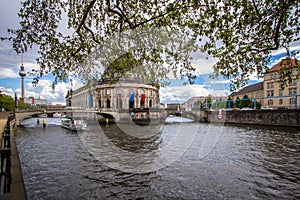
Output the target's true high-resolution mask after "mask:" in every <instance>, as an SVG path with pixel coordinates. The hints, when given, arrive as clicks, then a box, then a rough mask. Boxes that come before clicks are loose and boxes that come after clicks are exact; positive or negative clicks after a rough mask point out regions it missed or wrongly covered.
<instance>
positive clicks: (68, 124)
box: [61, 117, 88, 131]
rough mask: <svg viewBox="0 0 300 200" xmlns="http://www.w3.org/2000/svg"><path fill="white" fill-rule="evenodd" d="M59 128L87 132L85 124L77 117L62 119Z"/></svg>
mask: <svg viewBox="0 0 300 200" xmlns="http://www.w3.org/2000/svg"><path fill="white" fill-rule="evenodd" d="M61 127H63V128H66V129H69V130H72V131H78V130H87V129H88V127H87V123H86V122H85V121H84V120H83V119H81V118H78V117H67V118H63V119H62V120H61Z"/></svg>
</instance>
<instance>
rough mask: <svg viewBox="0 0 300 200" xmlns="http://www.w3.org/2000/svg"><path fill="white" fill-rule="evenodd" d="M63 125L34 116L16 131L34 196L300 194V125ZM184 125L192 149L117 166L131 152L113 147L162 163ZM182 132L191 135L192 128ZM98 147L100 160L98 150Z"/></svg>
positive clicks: (236, 196)
mask: <svg viewBox="0 0 300 200" xmlns="http://www.w3.org/2000/svg"><path fill="white" fill-rule="evenodd" d="M59 123H60V120H59V119H54V118H53V119H49V118H48V119H47V127H46V128H43V127H41V125H36V119H28V120H25V121H23V122H22V125H24V127H22V128H19V129H18V133H17V139H16V142H17V148H18V151H19V156H20V161H21V166H22V171H23V176H24V181H25V187H26V191H27V196H28V199H29V200H31V199H300V130H299V129H291V128H278V127H256V126H251V127H246V126H224V127H222V128H220V126H219V125H210V124H198V123H184V124H183V123H182V124H179V123H174V124H167V125H163V126H161V127H159V128H157V127H155V128H153V127H151V126H146V127H142V128H141V130H140V129H139V128H138V127H134V128H133V129H132V131H131V133H139V134H140V133H142V132H148V133H149V136H148V137H146V136H145V135H138V137H136V136H137V135H135V134H130V135H128V134H126V133H122V130H125V129H126V131H130V128H131V127H130V126H128V127H125V128H124V127H123V128H122V127H121V129H122V130H121V129H120V127H118V126H117V125H108V126H103V127H102V129H101V130H102V131H103V134H100V133H99V127H100V126H99V124H98V123H97V122H96V121H94V122H89V127H90V130H88V131H81V132H78V133H77V132H72V131H69V130H66V129H63V128H61V127H60V126H59ZM179 128H181V129H180V130H196V134H195V137H194V138H193V140H192V143H191V145H190V146H189V147H188V148H186V149H183V148H181V147H182V146H180V145H178V149H177V147H176V145H174V146H173V147H174V149H173V151H174V155H175V153H176V152H177V151H179V150H180V151H182V154H183V155H182V156H180V157H179V158H177V159H175V160H174V162H171V163H169V164H168V165H167V166H164V167H160V168H159V169H157V170H155V171H151V170H150V171H149V170H148V171H147V170H145V172H144V173H143V172H141V171H139V172H138V173H135V172H128V171H127V170H123V171H122V170H120V168H118V167H120V166H121V167H122V166H123V164H124V165H126V166H129V167H130V166H131V165H127V164H130V162H131V160H130V159H131V158H130V157H128V158H127V157H125V159H124V160H126V161H127V163H126V162H125V161H123V160H122V158H124V157H123V154H120V155H117V154H118V153H117V152H116V153H115V155H114V154H113V153H112V152H111V151H110V152H109V151H108V150H109V149H111V147H112V146H115V147H118V148H119V149H121V150H122V151H126V152H130V153H135V154H138V155H145V156H144V157H141V158H138V159H139V161H140V162H141V163H143V164H144V165H145V166H147V165H148V163H149V165H151V164H152V165H153V166H157V165H158V164H159V162H161V160H159V162H157V160H158V159H157V156H161V155H163V153H162V151H163V149H164V148H166V147H167V146H168V145H169V144H170V143H171V142H172V141H174V138H176V137H177V136H178V135H177V134H178V130H179ZM214 130H215V131H218V132H220V131H221V132H220V134H219V135H218V140H217V141H216V144H215V145H214V146H213V148H212V149H211V151H209V154H207V156H205V157H204V158H199V151H200V149H201V148H200V147H201V146H202V145H204V144H203V142H204V141H205V137H208V136H210V135H213V134H216V133H215V132H214ZM184 134H186V137H187V138H188V137H189V136H190V135H191V134H192V133H191V131H186V132H184ZM98 136H99V137H98ZM96 137H98V139H93V138H96ZM87 142H88V143H89V147H88V145H87ZM180 144H181V143H180ZM98 150H99V155H100V156H101V158H99V157H97V156H99V155H97V156H95V155H94V154H93V153H92V152H95V151H98ZM105 150H107V152H105ZM149 152H152V153H153V154H149ZM129 155H131V154H128V155H126V156H129ZM153 155H157V156H156V157H155V156H154V157H153ZM168 155H171V154H168ZM164 158H166V160H167V159H168V158H167V157H164ZM113 159H115V160H118V159H119V160H120V162H119V165H118V167H116V168H115V169H113V168H111V166H110V165H107V163H106V161H107V160H109V161H110V162H112V160H113ZM137 163H138V162H137ZM166 163H167V162H166ZM115 166H117V164H115ZM132 166H133V167H135V165H132ZM117 169H118V170H117ZM143 169H144V168H143Z"/></svg>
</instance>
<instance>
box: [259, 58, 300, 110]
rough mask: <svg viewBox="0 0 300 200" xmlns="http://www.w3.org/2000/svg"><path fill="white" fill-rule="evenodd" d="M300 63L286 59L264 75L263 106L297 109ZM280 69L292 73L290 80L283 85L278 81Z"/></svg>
mask: <svg viewBox="0 0 300 200" xmlns="http://www.w3.org/2000/svg"><path fill="white" fill-rule="evenodd" d="M299 65H300V61H297V62H296V60H295V59H290V58H286V59H283V60H281V61H280V62H279V63H277V64H276V65H274V66H273V67H272V68H270V70H269V71H268V72H267V73H265V74H264V87H263V88H264V90H263V96H264V105H265V106H269V107H285V108H295V107H299V103H300V101H299V100H300V97H299V96H300V80H299V79H297V77H296V76H297V75H299V74H300V71H299V68H298V67H296V66H299ZM282 68H287V69H290V70H291V72H292V80H291V81H290V82H289V83H288V84H287V85H285V87H284V88H282V87H281V86H282V85H283V83H281V82H280V80H279V71H280V70H281V69H282Z"/></svg>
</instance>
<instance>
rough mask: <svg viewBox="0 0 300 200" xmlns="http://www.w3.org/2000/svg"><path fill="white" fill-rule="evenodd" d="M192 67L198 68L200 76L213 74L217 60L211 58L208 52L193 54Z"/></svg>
mask: <svg viewBox="0 0 300 200" xmlns="http://www.w3.org/2000/svg"><path fill="white" fill-rule="evenodd" d="M192 57H193V60H192V65H193V66H194V67H195V68H196V72H197V73H200V74H210V73H212V72H213V71H214V70H213V66H214V64H216V62H217V59H216V58H214V57H212V56H209V55H208V54H207V53H206V52H201V51H197V52H194V53H192Z"/></svg>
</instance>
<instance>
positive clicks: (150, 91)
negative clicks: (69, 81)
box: [66, 70, 159, 111]
mask: <svg viewBox="0 0 300 200" xmlns="http://www.w3.org/2000/svg"><path fill="white" fill-rule="evenodd" d="M104 77H105V76H104ZM158 103H159V94H158V87H157V86H156V85H155V84H153V83H147V82H146V81H143V79H142V77H141V76H140V74H139V73H136V72H133V70H130V71H128V72H127V73H126V75H125V76H123V77H122V78H119V80H118V81H115V82H113V83H111V82H110V81H109V78H102V79H101V80H99V81H94V83H93V84H92V85H90V86H88V85H86V86H83V87H81V88H79V89H77V90H74V91H72V90H70V91H68V94H67V96H66V105H67V106H72V107H80V108H82V109H85V108H87V109H89V108H90V109H98V110H100V111H120V110H127V111H128V110H130V109H147V108H151V107H152V106H154V105H157V104H158Z"/></svg>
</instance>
